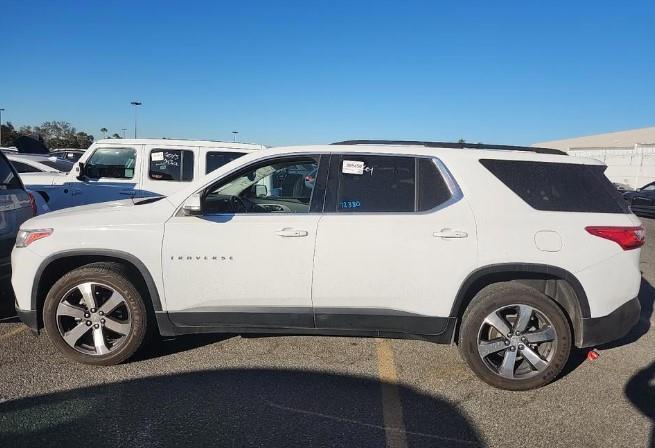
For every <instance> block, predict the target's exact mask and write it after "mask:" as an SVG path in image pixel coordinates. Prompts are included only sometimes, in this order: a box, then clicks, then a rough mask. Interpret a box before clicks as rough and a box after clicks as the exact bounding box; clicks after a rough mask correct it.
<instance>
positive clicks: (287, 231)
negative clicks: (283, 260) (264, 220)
mask: <svg viewBox="0 0 655 448" xmlns="http://www.w3.org/2000/svg"><path fill="white" fill-rule="evenodd" d="M275 234H276V235H278V236H281V237H285V238H298V237H303V236H307V235H309V232H307V231H306V230H297V229H292V228H290V227H285V228H284V229H282V230H278V231H277V232H275Z"/></svg>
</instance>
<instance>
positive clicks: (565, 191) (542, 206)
mask: <svg viewBox="0 0 655 448" xmlns="http://www.w3.org/2000/svg"><path fill="white" fill-rule="evenodd" d="M480 163H482V165H483V166H484V167H485V168H487V169H488V170H489V171H491V173H492V174H493V175H494V176H496V177H497V178H498V179H499V180H500V181H501V182H502V183H504V184H505V185H506V186H507V187H509V188H510V189H511V190H512V191H513V192H514V193H516V194H517V195H518V196H519V197H520V198H521V199H523V200H524V201H525V202H527V203H528V205H530V206H531V207H532V208H535V209H537V210H545V211H558V212H587V213H630V210H629V209H628V206H627V204H626V202H625V201H624V200H623V198H622V197H621V195H620V194H619V193H618V192H617V191H616V189H615V188H614V187H613V185H612V184H611V183H610V181H609V180H608V179H607V177H605V175H604V174H603V173H604V171H605V166H603V165H577V164H571V163H550V162H530V161H523V160H492V159H483V160H480Z"/></svg>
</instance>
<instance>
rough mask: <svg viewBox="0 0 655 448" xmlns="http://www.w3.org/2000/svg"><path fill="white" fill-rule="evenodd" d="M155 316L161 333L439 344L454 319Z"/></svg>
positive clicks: (235, 314)
mask: <svg viewBox="0 0 655 448" xmlns="http://www.w3.org/2000/svg"><path fill="white" fill-rule="evenodd" d="M330 311H332V310H330ZM156 317H157V325H158V326H159V333H160V334H161V335H162V336H178V335H183V334H198V333H230V334H271V335H272V334H279V335H298V336H301V335H315V336H346V337H349V336H353V337H382V338H390V339H419V340H425V341H430V342H434V343H439V344H450V343H452V342H453V337H454V335H455V327H456V323H457V319H456V318H454V317H427V316H414V315H411V314H400V315H393V314H380V315H373V314H363V313H361V314H358V313H332V312H331V313H321V312H318V313H317V314H316V315H315V316H314V314H313V313H311V312H300V313H280V312H272V313H249V312H214V311H211V312H204V311H203V312H193V311H191V312H171V313H167V312H165V311H158V312H156ZM314 319H316V326H315V324H314Z"/></svg>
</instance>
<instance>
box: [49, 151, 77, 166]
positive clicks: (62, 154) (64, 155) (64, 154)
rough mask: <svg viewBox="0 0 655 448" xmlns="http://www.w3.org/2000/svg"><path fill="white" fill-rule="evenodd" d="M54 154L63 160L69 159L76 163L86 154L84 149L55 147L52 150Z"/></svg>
mask: <svg viewBox="0 0 655 448" xmlns="http://www.w3.org/2000/svg"><path fill="white" fill-rule="evenodd" d="M50 154H52V155H53V156H55V157H57V158H58V159H61V160H67V161H69V162H71V163H75V162H77V161H78V160H80V157H82V155H83V154H84V150H83V149H54V150H52V151H51V152H50Z"/></svg>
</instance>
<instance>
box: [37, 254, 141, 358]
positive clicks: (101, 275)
mask: <svg viewBox="0 0 655 448" xmlns="http://www.w3.org/2000/svg"><path fill="white" fill-rule="evenodd" d="M85 282H94V283H100V284H105V285H107V286H110V287H112V288H113V289H115V290H116V291H118V292H119V293H120V294H121V295H122V296H123V297H124V298H125V303H126V304H127V307H128V311H129V312H130V315H131V318H132V328H131V331H130V334H129V335H128V336H127V338H126V339H125V340H124V341H123V342H122V344H121V347H119V348H118V349H117V350H116V351H112V352H110V353H108V354H106V355H88V354H85V353H81V352H79V351H77V350H75V349H74V348H72V347H71V346H69V345H68V343H67V342H66V341H65V340H64V339H63V337H62V336H61V334H60V333H59V329H58V326H57V317H56V314H57V307H58V305H59V301H60V300H61V299H62V297H63V296H64V294H66V293H67V292H68V291H70V290H71V289H73V288H74V287H75V286H77V285H79V284H81V283H85ZM43 324H44V327H45V330H46V333H47V334H48V337H49V338H50V340H51V341H52V342H53V344H54V345H55V346H56V347H57V349H59V350H60V351H61V352H63V353H64V355H65V356H67V357H68V358H70V359H72V360H74V361H77V362H81V363H84V364H94V365H112V364H119V363H121V362H123V361H125V360H126V359H128V358H129V357H130V356H132V355H133V354H134V353H135V352H136V350H137V349H138V348H139V347H140V346H141V344H142V342H143V339H144V336H145V334H146V309H145V306H144V304H143V300H142V299H141V296H140V294H139V292H138V291H137V289H136V288H135V287H134V285H132V283H131V282H130V281H129V280H128V279H127V278H126V277H125V276H124V275H122V274H121V273H118V272H114V271H113V270H110V269H107V268H104V267H103V268H94V267H92V266H89V267H82V268H79V269H76V270H74V271H71V272H69V273H68V274H66V275H65V276H63V277H62V278H61V279H59V280H58V281H57V282H56V283H55V284H54V285H53V287H52V288H51V289H50V291H49V292H48V295H47V296H46V299H45V303H44V306H43Z"/></svg>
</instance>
